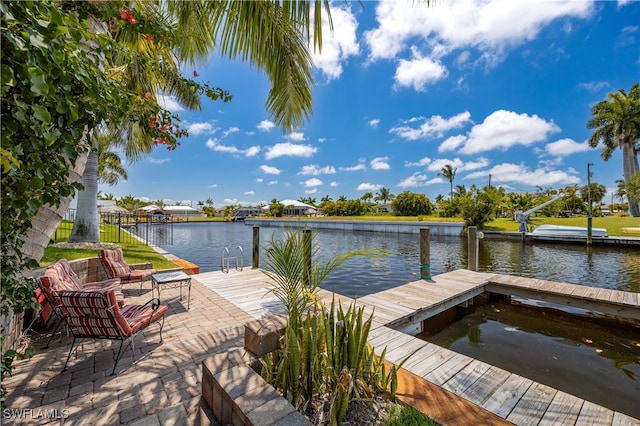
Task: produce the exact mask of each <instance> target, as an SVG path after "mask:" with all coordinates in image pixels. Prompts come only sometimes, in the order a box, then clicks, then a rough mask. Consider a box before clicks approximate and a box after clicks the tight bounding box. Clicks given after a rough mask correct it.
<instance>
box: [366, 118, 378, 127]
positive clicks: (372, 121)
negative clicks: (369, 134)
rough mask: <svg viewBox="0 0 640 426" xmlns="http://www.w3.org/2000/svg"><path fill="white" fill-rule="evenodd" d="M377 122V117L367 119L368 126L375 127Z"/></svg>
mask: <svg viewBox="0 0 640 426" xmlns="http://www.w3.org/2000/svg"><path fill="white" fill-rule="evenodd" d="M378 124H380V119H379V118H374V119H373V120H369V126H371V127H373V128H376V127H378Z"/></svg>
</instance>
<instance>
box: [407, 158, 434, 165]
mask: <svg viewBox="0 0 640 426" xmlns="http://www.w3.org/2000/svg"><path fill="white" fill-rule="evenodd" d="M429 163H431V158H429V157H423V158H421V159H420V160H418V161H416V162H413V163H412V162H410V161H405V162H404V166H405V167H424V166H428V165H429Z"/></svg>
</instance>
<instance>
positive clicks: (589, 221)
mask: <svg viewBox="0 0 640 426" xmlns="http://www.w3.org/2000/svg"><path fill="white" fill-rule="evenodd" d="M591 166H593V163H587V194H589V195H588V201H589V213H588V214H587V246H591V234H592V229H593V224H592V222H593V216H592V211H591Z"/></svg>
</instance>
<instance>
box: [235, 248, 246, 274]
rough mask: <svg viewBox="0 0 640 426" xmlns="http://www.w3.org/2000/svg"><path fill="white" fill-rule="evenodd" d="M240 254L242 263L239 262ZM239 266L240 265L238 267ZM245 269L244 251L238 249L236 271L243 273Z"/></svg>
mask: <svg viewBox="0 0 640 426" xmlns="http://www.w3.org/2000/svg"><path fill="white" fill-rule="evenodd" d="M238 252H240V261H239V262H238ZM238 265H240V266H239V267H238ZM243 269H244V251H243V250H242V247H240V246H237V247H236V271H242V270H243Z"/></svg>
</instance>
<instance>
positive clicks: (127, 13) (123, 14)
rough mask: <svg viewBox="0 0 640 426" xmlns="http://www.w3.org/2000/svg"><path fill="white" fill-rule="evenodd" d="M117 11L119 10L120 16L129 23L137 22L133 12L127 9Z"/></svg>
mask: <svg viewBox="0 0 640 426" xmlns="http://www.w3.org/2000/svg"><path fill="white" fill-rule="evenodd" d="M119 12H120V17H121V18H122V19H124V20H127V21H129V23H130V24H135V23H136V22H137V21H136V17H135V16H133V13H131V12H130V11H128V10H127V9H120V10H119Z"/></svg>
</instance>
